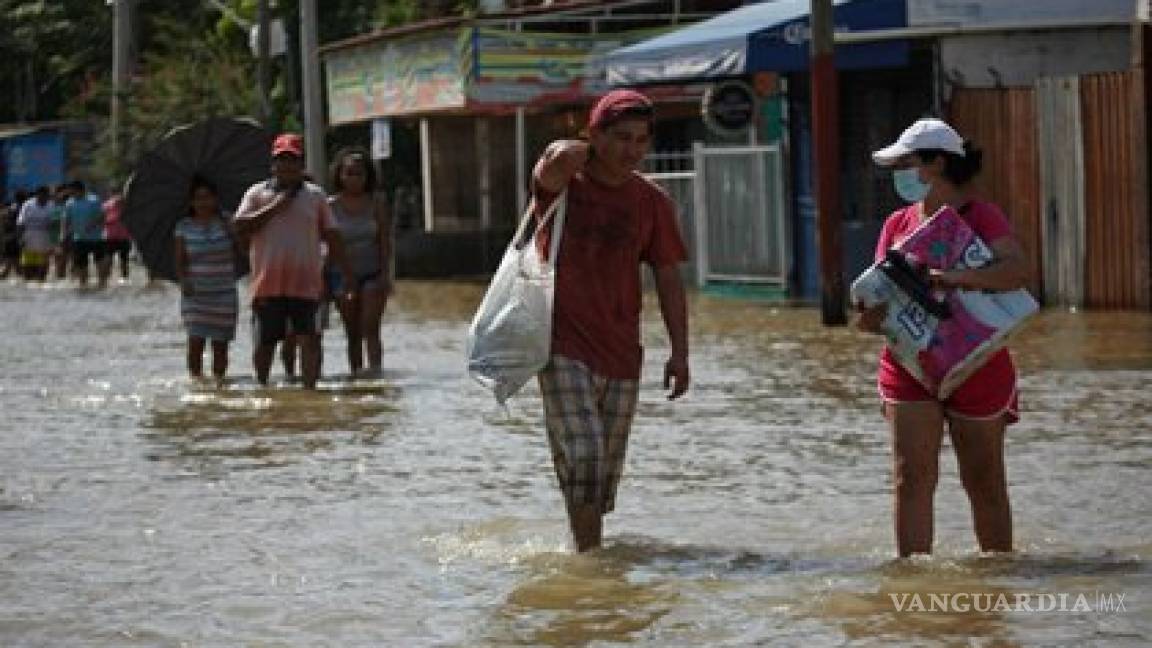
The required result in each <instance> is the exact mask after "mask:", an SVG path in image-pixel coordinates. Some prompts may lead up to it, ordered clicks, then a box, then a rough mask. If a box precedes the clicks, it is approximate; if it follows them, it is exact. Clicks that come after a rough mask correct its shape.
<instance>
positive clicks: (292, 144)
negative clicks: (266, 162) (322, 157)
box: [272, 133, 304, 157]
mask: <svg viewBox="0 0 1152 648" xmlns="http://www.w3.org/2000/svg"><path fill="white" fill-rule="evenodd" d="M281 153H291V154H292V155H295V156H298V157H304V138H303V137H300V136H299V135H297V134H296V133H281V134H280V135H277V136H276V139H275V140H274V141H273V142H272V157H276V156H277V155H280V154H281Z"/></svg>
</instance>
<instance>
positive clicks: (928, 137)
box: [872, 118, 964, 166]
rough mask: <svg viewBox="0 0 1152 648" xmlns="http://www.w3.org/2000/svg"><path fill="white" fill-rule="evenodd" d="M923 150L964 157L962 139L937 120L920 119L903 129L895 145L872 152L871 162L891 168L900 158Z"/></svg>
mask: <svg viewBox="0 0 1152 648" xmlns="http://www.w3.org/2000/svg"><path fill="white" fill-rule="evenodd" d="M925 149H938V150H941V151H947V152H949V153H955V154H956V155H964V139H963V138H962V137H960V134H959V133H957V132H956V130H955V129H953V128H952V127H951V126H949V125H948V124H945V123H944V122H942V121H940V120H939V119H932V118H927V119H920V120H917V121H916V123H914V124H912V125H911V126H909V127H908V128H906V129H904V132H903V133H900V137H899V138H898V139H897V140H896V142H895V143H893V144H890V145H888V146H885V147H884V148H882V149H880V150H879V151H876V152H874V153H873V154H872V160H873V161H874V162H876V164H879V165H880V166H892V165H893V164H895V162H896V160H898V159H900V158H901V157H903V156H905V155H908V154H909V153H913V152H915V151H923V150H925Z"/></svg>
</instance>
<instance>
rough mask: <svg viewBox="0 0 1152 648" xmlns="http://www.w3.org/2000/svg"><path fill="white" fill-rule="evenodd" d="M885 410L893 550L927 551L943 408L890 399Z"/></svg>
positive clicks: (903, 553) (902, 552) (929, 550)
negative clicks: (889, 445) (889, 449)
mask: <svg viewBox="0 0 1152 648" xmlns="http://www.w3.org/2000/svg"><path fill="white" fill-rule="evenodd" d="M885 411H886V414H887V417H888V424H889V427H890V428H891V430H892V460H893V461H892V481H893V490H894V497H895V526H896V550H897V552H898V553H899V555H900V556H901V557H906V556H910V555H912V554H914V553H923V554H930V553H932V535H933V508H932V507H933V497H934V495H935V493H936V482H937V480H938V478H939V475H940V441H941V439H943V437H944V411H943V409H941V407H940V405H939V403H936V402H915V403H899V404H891V403H890V404H887V405H885Z"/></svg>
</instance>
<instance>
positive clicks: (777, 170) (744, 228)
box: [693, 143, 790, 288]
mask: <svg viewBox="0 0 1152 648" xmlns="http://www.w3.org/2000/svg"><path fill="white" fill-rule="evenodd" d="M693 157H694V167H695V172H696V173H695V178H694V184H695V186H694V209H693V212H694V214H695V228H694V230H695V239H696V241H695V244H696V269H697V272H696V275H697V284H698V285H700V286H701V287H703V286H705V285H707V284H708V283H709V282H733V283H755V284H770V285H777V286H780V287H781V288H786V287H787V280H788V266H789V256H790V255H789V246H788V227H787V225H788V219H787V210H786V208H785V196H784V186H785V185H784V170H785V165H784V157H783V154H782V152H781V149H780V146H779V145H778V144H769V145H759V146H729V147H706V146H704V145H703V144H701V143H697V144H696V146H695V147H694V150H693Z"/></svg>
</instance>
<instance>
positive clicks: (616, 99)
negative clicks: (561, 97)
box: [588, 88, 652, 128]
mask: <svg viewBox="0 0 1152 648" xmlns="http://www.w3.org/2000/svg"><path fill="white" fill-rule="evenodd" d="M628 116H632V117H640V118H644V119H650V118H651V117H652V100H650V99H649V98H648V97H645V96H644V95H642V94H640V93H639V92H636V91H635V90H628V89H626V88H622V89H619V90H613V91H611V92H609V93H608V94H606V95H604V96H603V97H600V100H599V101H597V102H596V105H595V106H593V107H592V112H590V113H588V128H604V127H606V126H609V125H611V124H612V123H613V122H615V121H618V120H619V119H620V118H621V117H628Z"/></svg>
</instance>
